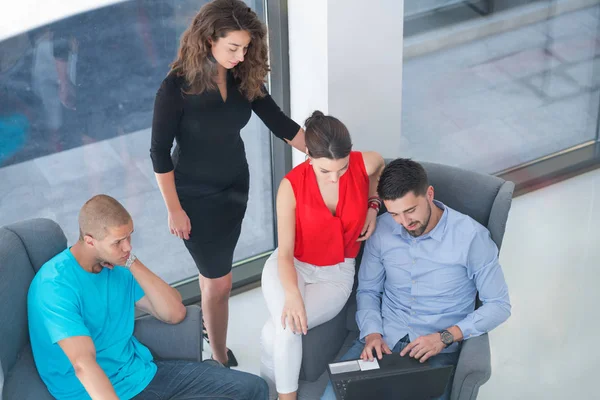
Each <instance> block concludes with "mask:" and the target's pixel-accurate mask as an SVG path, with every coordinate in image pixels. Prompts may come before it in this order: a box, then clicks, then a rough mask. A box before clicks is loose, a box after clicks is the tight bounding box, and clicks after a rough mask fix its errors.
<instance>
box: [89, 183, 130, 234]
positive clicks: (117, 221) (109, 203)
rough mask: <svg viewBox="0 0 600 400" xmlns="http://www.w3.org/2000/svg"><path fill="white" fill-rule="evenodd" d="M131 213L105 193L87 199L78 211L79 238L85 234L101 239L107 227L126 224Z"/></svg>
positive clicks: (106, 231)
mask: <svg viewBox="0 0 600 400" xmlns="http://www.w3.org/2000/svg"><path fill="white" fill-rule="evenodd" d="M130 221H131V215H130V214H129V212H127V210H126V209H125V207H123V205H122V204H121V203H119V202H118V201H117V200H115V199H114V198H112V197H110V196H107V195H105V194H99V195H97V196H94V197H92V198H91V199H89V200H88V201H87V202H86V203H85V204H84V205H83V207H81V210H80V211H79V240H83V237H84V236H85V235H89V236H91V237H93V238H94V239H98V240H102V239H104V238H105V237H106V235H107V233H108V229H109V228H114V227H118V226H123V225H127V224H128V223H129V222H130Z"/></svg>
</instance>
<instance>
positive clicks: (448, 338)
mask: <svg viewBox="0 0 600 400" xmlns="http://www.w3.org/2000/svg"><path fill="white" fill-rule="evenodd" d="M440 335H441V336H442V342H443V343H444V344H445V345H446V346H449V345H451V344H452V343H453V342H454V336H452V334H451V333H450V332H448V331H444V332H442V333H441V334H440Z"/></svg>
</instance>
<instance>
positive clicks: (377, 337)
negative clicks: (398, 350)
mask: <svg viewBox="0 0 600 400" xmlns="http://www.w3.org/2000/svg"><path fill="white" fill-rule="evenodd" d="M373 350H375V352H376V353H377V358H378V359H380V360H381V358H382V357H383V354H384V353H385V354H392V351H391V350H390V348H389V347H388V345H387V344H386V343H385V341H384V340H383V338H382V337H381V334H380V333H371V334H370V335H367V337H366V338H365V348H364V349H363V352H362V353H361V355H360V358H362V359H363V360H364V361H367V360H369V361H373Z"/></svg>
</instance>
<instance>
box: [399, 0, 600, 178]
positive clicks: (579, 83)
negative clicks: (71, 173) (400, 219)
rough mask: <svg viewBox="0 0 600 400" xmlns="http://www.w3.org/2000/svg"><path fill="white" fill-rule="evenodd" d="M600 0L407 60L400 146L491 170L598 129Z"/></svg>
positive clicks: (569, 143) (570, 142)
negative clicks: (539, 20)
mask: <svg viewBox="0 0 600 400" xmlns="http://www.w3.org/2000/svg"><path fill="white" fill-rule="evenodd" d="M599 17H600V7H599V6H596V7H590V8H587V9H583V10H579V11H576V12H572V13H569V14H564V15H561V16H559V17H556V18H549V19H548V20H546V21H544V22H540V23H536V24H534V25H530V26H526V27H523V28H520V29H517V30H514V31H510V32H506V33H502V34H499V35H494V36H491V37H488V38H485V39H480V40H476V41H474V42H471V43H468V44H465V45H461V46H458V47H456V48H451V49H447V50H444V51H441V52H436V53H432V54H429V55H426V56H423V57H418V58H411V59H408V60H405V62H404V71H403V73H404V76H403V93H402V95H403V98H402V104H403V110H402V140H401V148H400V154H403V155H407V156H410V157H412V158H415V159H419V160H423V161H434V162H441V163H446V164H451V165H458V166H462V167H466V168H476V169H478V170H480V171H485V172H490V173H492V172H498V171H501V170H503V169H506V168H508V167H512V166H514V165H516V164H519V163H521V162H527V161H531V160H534V159H536V158H540V157H542V156H545V155H548V154H551V153H554V152H557V151H560V150H563V149H565V148H568V147H572V146H575V145H577V144H580V143H583V142H585V141H588V140H591V139H593V138H595V136H596V126H597V125H596V121H597V118H598V103H599V101H600V81H599V79H600V18H599Z"/></svg>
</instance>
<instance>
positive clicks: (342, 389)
mask: <svg viewBox="0 0 600 400" xmlns="http://www.w3.org/2000/svg"><path fill="white" fill-rule="evenodd" d="M365 378H366V377H362V376H355V377H353V378H348V379H340V380H336V381H335V383H334V385H335V387H336V389H337V391H338V393H339V395H340V397H339V398H338V400H344V399H345V398H346V390H347V388H348V383H350V381H360V380H362V379H365Z"/></svg>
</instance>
